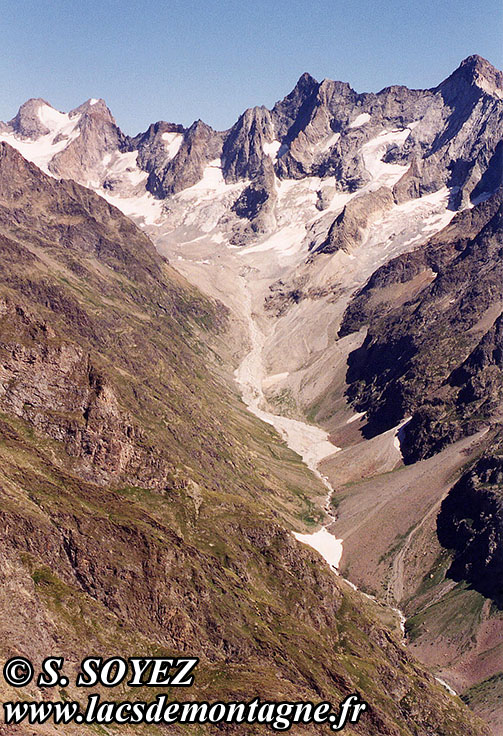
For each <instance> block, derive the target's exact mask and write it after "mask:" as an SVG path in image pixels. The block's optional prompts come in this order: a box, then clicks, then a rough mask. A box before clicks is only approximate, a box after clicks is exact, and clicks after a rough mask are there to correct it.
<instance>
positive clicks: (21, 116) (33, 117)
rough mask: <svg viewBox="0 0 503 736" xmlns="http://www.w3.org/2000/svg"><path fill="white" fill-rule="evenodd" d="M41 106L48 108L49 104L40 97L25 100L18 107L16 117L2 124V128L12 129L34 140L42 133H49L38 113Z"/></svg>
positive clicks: (23, 136)
mask: <svg viewBox="0 0 503 736" xmlns="http://www.w3.org/2000/svg"><path fill="white" fill-rule="evenodd" d="M42 107H49V108H50V107H51V105H49V103H48V102H46V101H45V100H43V99H42V98H41V97H37V98H32V99H30V100H27V101H26V102H25V103H24V104H23V105H21V107H20V108H19V110H18V113H17V115H16V117H15V118H13V119H12V120H11V121H10V122H9V123H8V124H7V125H4V129H5V130H8V129H10V130H13V131H14V133H16V134H17V135H19V136H21V137H22V138H33V139H35V140H37V138H40V136H42V135H47V134H48V133H50V130H49V128H48V127H47V126H46V125H44V123H43V122H42V120H41V118H40V114H39V113H40V109H41V108H42Z"/></svg>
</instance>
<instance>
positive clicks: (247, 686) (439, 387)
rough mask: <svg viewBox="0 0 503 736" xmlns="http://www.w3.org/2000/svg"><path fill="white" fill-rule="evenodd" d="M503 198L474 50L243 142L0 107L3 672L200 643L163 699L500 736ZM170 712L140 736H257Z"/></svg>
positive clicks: (254, 116) (248, 134)
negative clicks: (418, 79) (353, 707)
mask: <svg viewBox="0 0 503 736" xmlns="http://www.w3.org/2000/svg"><path fill="white" fill-rule="evenodd" d="M502 208H503V73H502V72H500V71H498V70H497V69H495V68H494V67H493V66H492V65H491V64H490V63H489V62H488V61H486V60H484V59H482V58H481V57H479V56H471V57H469V58H467V59H465V60H464V61H463V62H462V63H461V65H460V66H459V67H458V68H457V69H456V70H455V71H454V72H453V73H452V74H451V75H450V76H449V77H448V78H447V79H446V80H444V81H443V82H441V83H440V84H439V85H438V86H437V87H435V88H433V89H426V90H410V89H408V88H406V87H402V86H392V87H387V88H385V89H383V90H381V91H380V92H378V93H363V94H360V93H357V92H355V91H354V90H353V89H352V88H351V87H350V86H349V84H347V83H345V82H335V81H331V80H328V79H325V80H323V81H322V82H318V81H316V80H315V79H314V78H313V77H311V76H310V75H309V74H303V75H302V76H301V77H300V79H299V81H298V82H297V84H296V86H295V88H294V89H293V90H292V91H291V92H290V94H288V95H287V96H286V97H285V98H284V99H283V100H281V101H279V102H277V103H276V104H275V105H274V107H273V108H272V109H270V110H269V109H267V108H265V107H253V108H250V109H248V110H246V111H245V112H244V113H243V114H242V115H241V117H240V118H239V119H238V120H237V121H236V123H235V124H234V125H233V126H232V127H231V128H230V129H229V130H226V131H215V130H213V129H212V128H211V127H210V126H209V125H207V124H206V123H204V122H202V121H201V120H198V121H196V122H194V123H193V124H192V125H191V126H190V127H189V128H185V127H184V126H182V125H179V124H177V123H174V122H165V121H158V122H155V123H152V125H150V126H149V128H148V129H147V130H146V131H145V132H142V133H139V134H138V135H136V136H134V137H131V136H128V135H126V134H124V133H123V132H122V131H121V130H120V128H119V127H118V125H117V124H116V122H115V120H114V118H113V116H112V114H111V112H110V111H109V109H108V108H107V106H106V104H105V102H104V101H103V100H101V99H91V100H88V101H87V102H85V103H83V104H81V105H80V106H79V107H76V108H75V109H74V110H71V111H70V112H68V113H64V112H60V111H58V110H56V109H54V108H53V107H52V106H51V105H50V104H49V103H48V102H46V101H45V100H43V99H30V100H28V101H27V102H25V103H24V104H23V105H22V106H21V107H20V109H19V111H18V113H17V114H16V115H15V117H13V118H12V120H10V121H9V122H5V123H2V122H0V249H1V253H2V258H1V259H0V274H1V279H0V314H1V320H0V491H1V499H2V500H1V505H0V513H1V515H2V525H1V545H0V561H1V564H0V577H1V580H2V585H1V587H0V653H1V655H2V659H3V660H5V659H7V658H9V657H13V656H17V655H19V656H26V657H28V658H29V659H31V660H32V661H33V662H34V663H37V665H38V666H40V664H41V662H42V660H43V659H44V658H45V657H47V656H64V657H65V661H66V663H67V666H68V669H69V671H70V672H72V671H77V670H78V668H79V665H80V661H81V660H82V659H83V657H85V656H90V655H95V656H102V657H104V658H105V657H109V656H113V655H120V656H122V657H129V656H139V655H145V654H150V655H157V656H179V655H184V656H197V657H199V658H200V662H199V664H198V665H197V669H196V671H195V681H194V685H193V686H192V687H191V688H190V691H184V693H183V695H182V696H180V695H179V693H174V692H173V691H170V695H169V696H170V698H171V699H173V700H174V699H175V698H180V697H182V698H185V699H186V700H206V701H209V702H213V701H217V700H224V701H230V700H240V699H241V700H252V699H253V698H254V697H257V696H260V697H261V698H262V699H264V700H269V701H271V700H276V701H277V700H286V701H291V702H297V701H301V700H303V701H307V700H311V701H313V702H316V703H318V702H322V701H329V702H331V703H333V704H338V703H339V702H340V701H341V700H342V699H343V698H344V697H345V696H346V695H348V694H349V693H353V692H357V693H358V694H359V695H360V696H361V697H362V699H364V700H365V701H366V702H367V703H368V704H369V709H368V711H367V712H366V713H364V714H363V715H362V717H361V719H360V721H359V723H358V724H356V725H355V724H348V726H347V727H346V729H345V731H344V733H347V734H348V736H350V735H351V734H355V735H356V734H362V735H364V734H368V736H371V735H372V736H375V735H376V734H379V735H382V736H386V735H389V736H457V735H459V736H461V734H463V736H468V735H470V736H482V735H483V734H491V733H492V734H493V736H494V735H495V736H502V735H503V582H502V581H503V228H502V219H503V214H502ZM34 682H35V681H33V683H32V684H31V685H29V686H27V687H26V688H24V689H22V690H20V691H15V690H14V689H13V688H10V687H9V686H7V685H6V684H5V683H2V685H1V691H0V692H1V696H2V700H3V701H5V700H12V699H30V698H34V699H37V698H44V699H50V698H54V699H56V696H54V693H53V691H51V690H48V691H45V692H44V690H43V689H42V690H41V689H39V688H37V686H36V685H35V684H34ZM112 692H113V691H112ZM187 693H189V694H187ZM101 694H102V695H103V697H105V696H110V692H108V693H107V691H106V690H105V689H104V688H102V689H101ZM87 695H88V693H86V692H84V693H82V690H79V689H76V688H74V687H72V684H70V685H69V686H68V687H67V688H61V689H60V691H58V695H57V698H59V699H69V700H82V701H84V699H85V698H86V697H87ZM155 695H157V692H152V691H148V688H146V689H144V690H142V691H141V692H138V689H136V691H135V692H131V690H130V689H128V688H125V690H124V692H121V694H120V699H121V700H126V699H128V697H129V698H134V699H146V700H153V699H154V698H155ZM113 696H114V697H116V694H115V693H113ZM155 728H156V729H157V730H152V727H150V730H149V727H147V726H146V727H145V729H144V731H142V728H141V727H138V726H127V725H124V726H121V733H124V734H128V733H141V732H145V733H149V734H150V733H169V734H178V733H184V734H185V733H193V734H200V733H213V732H215V733H216V732H218V733H222V732H223V733H227V732H228V733H246V734H248V733H255V732H257V733H262V732H263V731H264V728H265V727H264V726H256V727H255V726H250V727H247V728H246V731H243V730H242V727H240V726H238V725H231V724H228V725H226V726H223V725H219V726H211V727H210V726H205V727H204V728H205V730H204V731H202V730H201V727H199V726H187V725H185V726H176V725H171V726H166V727H164V730H162V727H161V726H159V727H157V726H156V727H155ZM1 729H2V726H0V732H1ZM254 729H255V730H254ZM112 731H113V728H112V727H111V730H107V731H106V732H107V733H111V732H112ZM329 731H330V729H329V726H327V725H326V724H325V725H315V724H311V725H304V726H302V727H301V726H294V727H293V729H292V733H299V734H300V733H306V734H308V733H328V732H329ZM84 732H85V733H88V732H89V733H93V732H95V733H97V732H98V731H96V730H95V731H93V730H92V729H91V728H89V729H88V730H86V729H83V727H82V726H78V725H68V726H65V727H64V733H65V736H66V734H69V736H71V734H82V733H84ZM103 732H105V730H103ZM5 733H9V734H28V733H29V734H32V733H37V734H48V735H49V734H51V735H52V734H55V733H63V731H62V730H61V727H60V728H56V727H55V726H54V725H50V724H49V723H46V724H45V725H39V726H30V727H28V726H26V727H24V726H19V727H15V726H13V727H9V730H8V731H5Z"/></svg>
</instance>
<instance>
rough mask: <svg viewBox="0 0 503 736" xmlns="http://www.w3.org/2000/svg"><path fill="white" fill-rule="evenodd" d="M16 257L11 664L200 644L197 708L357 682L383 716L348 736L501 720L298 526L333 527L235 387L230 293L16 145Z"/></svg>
mask: <svg viewBox="0 0 503 736" xmlns="http://www.w3.org/2000/svg"><path fill="white" fill-rule="evenodd" d="M0 249H1V257H0V277H1V278H0V316H1V318H0V412H1V413H0V491H1V504H0V514H1V519H2V522H1V526H0V530H1V531H0V534H1V544H0V579H1V586H0V653H1V656H2V658H6V657H8V656H12V655H15V654H22V655H24V656H27V657H29V658H31V659H32V660H33V661H34V663H35V664H37V665H40V663H41V661H42V660H43V658H44V657H45V656H48V655H61V656H65V658H66V660H67V670H68V674H71V673H72V672H73V671H75V670H76V668H77V667H78V664H79V662H80V660H81V658H82V657H84V656H87V655H97V656H103V657H106V656H110V655H113V654H120V655H121V656H124V657H127V656H133V655H137V656H138V655H146V654H158V655H162V654H166V655H169V654H171V655H176V654H179V653H185V654H187V655H193V656H199V657H200V658H201V662H200V664H199V666H198V668H197V671H196V680H195V685H194V686H193V687H192V688H191V689H190V690H184V693H183V698H184V699H191V700H192V699H198V698H199V699H203V700H209V701H211V700H216V699H233V698H238V697H239V698H245V699H251V698H252V697H254V696H256V695H260V696H262V697H263V698H268V699H288V700H295V701H297V700H302V699H311V700H314V701H321V700H330V701H332V702H334V703H337V702H338V701H339V700H340V699H341V698H342V697H343V696H344V695H345V694H347V693H349V692H353V691H355V690H358V691H359V692H360V693H361V695H362V696H363V697H364V698H365V699H366V700H367V701H368V702H369V703H370V705H371V710H370V712H369V713H368V714H366V715H365V717H363V718H362V719H361V722H360V724H359V725H358V726H357V727H355V728H354V729H353V731H351V729H350V728H348V729H347V731H346V733H348V734H350V733H359V734H369V735H370V734H372V735H375V734H383V735H385V734H390V735H391V734H393V736H394V735H396V736H409V735H412V734H414V735H415V736H419V735H423V734H424V736H426V735H429V734H436V735H437V736H456V734H472V735H473V736H480V735H481V734H483V733H486V731H485V727H484V726H483V725H482V724H481V723H480V722H479V721H478V720H477V719H476V718H475V717H474V716H473V714H471V713H470V711H469V710H468V709H467V708H465V707H464V706H463V705H462V704H461V703H460V701H458V700H457V699H454V698H452V697H451V696H450V695H448V694H447V693H446V691H445V690H444V689H443V688H441V687H440V686H439V685H438V683H436V682H435V681H434V680H433V679H432V678H431V677H430V676H429V675H427V674H425V673H424V671H423V670H422V669H421V668H420V667H419V666H418V665H417V664H416V663H415V662H414V661H413V660H412V659H411V658H410V657H409V656H408V655H407V654H406V652H405V650H404V649H403V647H402V646H401V645H400V643H399V640H398V638H397V637H396V636H395V635H394V634H393V633H391V632H389V631H387V630H384V629H383V628H382V627H381V625H380V624H379V622H378V620H377V618H376V614H375V610H374V605H373V604H372V603H371V602H370V601H366V600H365V599H363V598H362V597H361V596H360V595H359V594H356V593H354V592H353V591H351V590H350V589H349V588H348V587H347V586H346V585H345V584H344V583H342V582H341V583H340V582H339V581H338V580H337V579H336V577H335V576H334V575H333V573H331V572H330V571H329V569H328V567H327V566H326V565H325V564H324V563H323V562H322V561H321V559H320V558H319V556H318V555H317V554H316V553H314V552H313V551H310V550H309V549H308V548H306V547H304V546H302V545H299V544H298V543H297V542H296V541H295V540H294V538H293V537H292V535H291V534H290V532H289V531H288V529H289V528H292V527H294V526H295V528H298V529H305V528H306V524H307V525H309V524H314V523H316V522H317V521H318V520H319V512H318V511H317V510H316V506H315V500H316V499H318V498H319V497H320V496H321V495H322V494H323V491H324V489H323V488H322V487H321V486H320V484H319V482H318V481H317V479H316V478H315V477H314V476H312V475H311V474H310V473H309V471H308V470H307V469H306V468H305V466H304V465H302V463H301V462H300V459H299V457H298V456H296V455H295V454H294V453H292V452H290V451H289V450H288V449H287V448H286V447H285V446H284V445H283V443H282V442H281V440H280V438H279V437H278V436H277V435H276V434H275V432H274V431H273V429H272V428H271V427H269V426H267V425H264V424H262V423H261V422H259V421H258V420H257V419H256V418H254V417H253V416H251V415H250V414H249V413H248V412H247V411H246V409H245V407H244V406H243V404H242V403H241V402H240V401H239V399H238V398H237V396H236V395H235V393H234V392H233V390H232V389H231V387H230V382H228V379H227V377H226V376H227V373H226V371H227V368H226V366H225V365H223V364H222V362H221V360H220V359H219V357H218V349H217V348H218V344H219V340H220V341H221V340H222V339H223V335H224V334H225V329H226V314H225V311H224V309H223V308H222V307H221V306H220V305H218V304H216V303H212V302H210V301H208V300H207V299H205V298H204V297H203V296H202V295H201V294H200V293H198V292H197V291H196V290H195V289H193V288H192V287H190V286H189V285H188V284H187V282H185V281H184V280H183V279H182V278H181V277H180V276H179V275H178V274H177V273H176V272H175V271H174V270H172V269H171V268H170V267H169V265H168V264H167V263H166V262H165V261H164V260H163V259H162V258H161V257H160V256H159V255H157V253H156V251H155V250H154V248H153V246H152V245H151V243H150V241H149V240H148V239H147V238H146V237H145V236H144V235H143V234H142V233H141V231H140V230H138V229H137V228H136V227H135V226H134V225H133V224H132V223H131V222H130V221H129V220H128V219H127V218H125V217H124V216H123V215H122V214H121V213H120V212H119V211H118V210H116V209H115V208H113V207H111V206H109V205H108V204H107V203H106V202H105V201H104V200H102V199H101V198H99V197H98V196H96V195H95V194H93V193H92V192H90V191H89V190H87V189H85V188H83V187H81V186H79V185H77V184H74V183H73V182H68V181H66V182H64V181H61V182H58V181H55V180H53V179H50V178H48V177H46V176H45V175H44V174H42V173H41V172H40V171H39V170H38V169H37V168H36V167H35V166H33V165H31V164H29V163H28V162H26V161H25V160H24V159H23V158H22V157H21V156H20V155H19V154H18V153H16V152H15V151H14V150H13V149H11V148H9V147H8V146H7V145H5V144H0ZM111 692H112V691H107V692H106V693H105V694H106V696H107V697H110V694H111ZM155 694H156V693H155V692H152V691H149V692H145V691H143V692H138V691H135V692H130V691H129V692H128V691H127V690H123V689H121V691H120V692H113V695H114V696H115V697H117V698H118V699H121V700H123V699H126V698H127V697H132V698H134V699H140V698H141V697H144V698H147V699H153V698H154V696H155ZM38 695H40V694H39V693H37V691H36V688H31V687H29V688H27V689H25V690H20V691H17V692H16V693H15V692H14V691H13V690H11V689H9V688H8V687H7V686H5V685H3V686H2V692H1V696H2V699H3V700H5V699H7V698H12V697H30V696H35V697H37V696H38ZM86 695H87V693H85V694H84V695H83V694H82V692H81V691H80V692H79V691H77V690H75V689H72V687H71V686H69V687H68V688H67V689H66V690H65V691H64V692H61V693H60V692H59V691H57V690H56V691H47V692H46V695H45V697H49V696H52V697H70V698H73V697H77V698H80V699H82V700H84V698H85V696H86ZM171 696H172V697H173V699H175V698H177V697H180V696H179V694H178V693H176V692H172V693H171ZM232 728H233V727H231V726H229V727H228V730H229V731H231V730H232ZM133 730H134V731H135V732H136V731H138V728H137V727H135V728H134V729H133ZM237 730H238V732H243V731H239V727H237ZM258 730H259V731H260V732H262V731H263V728H262V729H260V728H259V729H258ZM313 730H314V729H310V728H309V727H305V728H302V729H300V728H299V733H300V732H302V733H310V732H312V731H313ZM319 730H320V732H325V731H327V727H323V728H320V729H319ZM28 731H29V733H30V734H31V733H34V732H36V733H48V734H49V733H55V732H56V731H54V730H53V729H52V727H51V726H49V725H47V726H46V727H30V728H29V729H28ZM28 731H27V730H26V728H24V727H20V728H19V729H17V730H16V729H15V728H12V729H10V731H9V733H13V734H16V733H20V734H24V733H28ZM57 732H58V733H59V732H62V731H61V729H60V730H59V731H57ZM120 732H121V733H125V734H126V733H128V732H131V731H128V728H127V727H121V728H120ZM159 732H160V731H159ZM179 732H180V733H191V732H193V733H202V731H201V730H200V729H197V728H195V729H192V730H191V729H190V728H189V727H184V728H180V729H179ZM204 732H210V730H209V729H206V730H205V731H204ZM246 732H247V733H251V732H252V730H251V729H247V730H246ZM64 733H65V736H66V734H72V733H79V734H81V733H83V728H82V727H74V728H73V729H72V727H66V726H65V727H64ZM148 733H157V731H156V730H155V729H153V728H152V727H150V728H149V730H148ZM169 733H172V734H174V733H178V731H177V730H176V728H175V727H172V726H171V727H169Z"/></svg>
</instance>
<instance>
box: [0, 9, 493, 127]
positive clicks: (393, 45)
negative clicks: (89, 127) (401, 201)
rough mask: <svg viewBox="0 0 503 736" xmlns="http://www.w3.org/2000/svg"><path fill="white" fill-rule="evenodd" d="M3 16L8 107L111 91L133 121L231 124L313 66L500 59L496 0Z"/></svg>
mask: <svg viewBox="0 0 503 736" xmlns="http://www.w3.org/2000/svg"><path fill="white" fill-rule="evenodd" d="M0 29H1V31H2V32H1V38H2V43H1V46H0V71H1V79H2V94H1V95H0V119H3V120H6V119H10V118H11V117H13V115H14V114H15V113H16V111H17V108H18V107H19V105H20V104H21V103H22V102H24V101H25V100H26V99H27V98H29V97H44V98H45V99H47V100H48V101H49V102H50V103H51V104H52V105H54V107H57V108H59V109H62V110H69V109H71V108H72V107H76V106H77V105H78V104H80V103H81V102H82V101H84V100H85V99H87V98H89V97H103V98H104V99H105V100H106V101H107V103H108V105H109V107H110V108H111V110H112V112H113V114H114V115H115V118H116V120H117V122H118V124H119V125H120V126H121V127H122V129H123V130H124V131H125V132H127V133H136V132H138V131H140V130H144V129H145V128H146V126H147V125H148V124H149V123H150V122H153V121H156V120H159V119H164V120H169V121H173V122H181V123H183V124H185V125H188V124H190V123H191V122H192V121H193V120H194V119H197V118H201V119H203V120H205V121H206V122H207V123H209V124H210V125H212V126H213V127H215V128H217V129H225V128H227V127H229V126H230V125H231V124H232V123H233V122H234V121H235V120H236V118H237V117H238V115H239V114H240V113H241V112H242V111H243V110H244V109H245V108H246V107H250V106H252V105H262V104H263V105H267V106H268V107H270V106H271V105H272V104H273V103H274V102H275V101H276V100H277V99H280V98H282V97H283V96H284V95H286V94H287V93H288V92H289V91H290V90H291V89H292V87H293V86H294V84H295V82H296V80H297V79H298V77H299V76H300V75H301V74H302V72H304V71H308V72H310V73H311V74H312V75H313V76H314V77H316V78H317V79H319V80H321V79H323V78H324V77H329V78H331V79H341V80H343V81H347V82H349V83H350V84H351V86H352V87H353V88H354V89H356V90H357V91H358V92H363V91H377V90H379V89H381V88H382V87H385V86H387V85H389V84H394V83H397V84H406V85H408V86H409V87H431V86H434V85H436V84H437V83H438V82H440V81H441V80H442V79H443V78H445V77H446V76H448V74H449V73H450V72H451V71H452V70H453V69H454V68H455V67H457V66H458V64H459V62H460V61H461V60H462V59H463V58H465V57H466V56H469V55H470V54H473V53H478V54H480V55H481V56H484V57H485V58H487V59H489V61H491V62H492V63H493V64H494V65H495V66H497V67H499V68H500V69H501V68H502V67H503V42H502V36H503V9H502V3H501V0H485V1H484V2H483V3H475V2H473V0H470V1H468V0H435V1H433V0H423V1H422V2H417V0H415V1H414V2H408V1H407V2H405V1H404V0H402V1H400V0H387V1H384V0H344V2H342V0H331V1H330V0H310V1H309V2H307V1H305V0H289V2H285V0H275V1H273V0H269V1H268V2H266V1H264V0H253V1H252V2H250V1H249V0H241V2H239V1H238V0H232V1H231V0H206V2H202V1H196V0H183V1H182V0H173V1H171V0H165V1H162V0H138V1H137V2H133V0H101V1H100V2H97V1H95V0H80V2H79V0H37V2H35V1H34V0H16V1H12V0H9V2H6V0H0Z"/></svg>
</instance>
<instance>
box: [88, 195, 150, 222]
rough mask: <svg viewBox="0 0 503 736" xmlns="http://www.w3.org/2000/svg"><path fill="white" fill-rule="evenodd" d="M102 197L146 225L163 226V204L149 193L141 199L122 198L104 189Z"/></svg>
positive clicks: (133, 197)
mask: <svg viewBox="0 0 503 736" xmlns="http://www.w3.org/2000/svg"><path fill="white" fill-rule="evenodd" d="M100 195H101V196H102V197H103V199H106V200H107V202H109V203H110V204H113V205H114V207H117V209H119V210H120V211H121V212H123V213H124V214H125V215H127V216H128V217H139V218H141V219H143V224H145V225H158V224H161V223H160V222H159V220H160V218H161V216H162V213H163V205H162V202H161V201H160V200H158V199H154V197H153V196H152V195H151V194H150V193H149V192H147V193H145V194H143V195H142V196H140V197H138V196H136V197H135V196H132V197H121V196H119V195H113V194H110V192H107V191H106V190H105V189H102V190H100Z"/></svg>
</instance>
